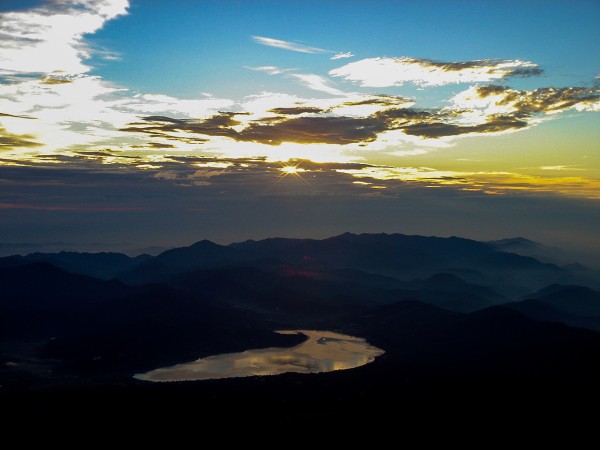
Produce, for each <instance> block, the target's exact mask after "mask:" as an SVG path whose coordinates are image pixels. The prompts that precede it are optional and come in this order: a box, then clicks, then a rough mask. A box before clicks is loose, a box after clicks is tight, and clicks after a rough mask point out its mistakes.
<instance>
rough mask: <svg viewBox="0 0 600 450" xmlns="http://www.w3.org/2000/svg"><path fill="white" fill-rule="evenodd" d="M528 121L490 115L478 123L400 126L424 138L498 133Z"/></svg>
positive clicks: (411, 133) (518, 126)
mask: <svg viewBox="0 0 600 450" xmlns="http://www.w3.org/2000/svg"><path fill="white" fill-rule="evenodd" d="M527 125H528V123H527V122H526V121H524V120H520V119H518V118H517V117H514V116H506V115H500V114H496V115H492V116H488V118H487V120H486V122H485V123H482V124H478V125H470V126H465V125H455V124H452V123H444V122H429V123H417V124H412V125H406V126H403V127H401V128H402V130H403V131H404V132H405V133H406V134H409V135H413V136H421V137H426V138H439V137H444V136H459V135H461V134H471V133H498V132H501V131H507V130H518V129H520V128H525V127H526V126H527Z"/></svg>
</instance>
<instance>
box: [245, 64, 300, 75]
mask: <svg viewBox="0 0 600 450" xmlns="http://www.w3.org/2000/svg"><path fill="white" fill-rule="evenodd" d="M244 69H249V70H254V71H257V72H266V73H268V74H269V75H281V74H282V73H286V72H289V71H290V70H293V69H282V68H280V67H276V66H258V67H251V66H244Z"/></svg>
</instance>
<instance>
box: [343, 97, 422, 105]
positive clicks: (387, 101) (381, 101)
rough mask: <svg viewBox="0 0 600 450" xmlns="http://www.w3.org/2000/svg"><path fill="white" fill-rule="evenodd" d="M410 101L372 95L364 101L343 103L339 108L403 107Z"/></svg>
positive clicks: (402, 98)
mask: <svg viewBox="0 0 600 450" xmlns="http://www.w3.org/2000/svg"><path fill="white" fill-rule="evenodd" d="M407 102H411V100H409V99H406V98H404V97H398V96H396V95H374V96H372V97H369V98H367V99H365V100H358V101H354V102H345V103H342V104H341V105H340V106H363V105H380V106H400V105H404V104H406V103H407Z"/></svg>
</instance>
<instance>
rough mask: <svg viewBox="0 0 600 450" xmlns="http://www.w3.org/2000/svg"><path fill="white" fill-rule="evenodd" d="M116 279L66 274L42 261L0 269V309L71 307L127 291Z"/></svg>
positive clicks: (28, 309)
mask: <svg viewBox="0 0 600 450" xmlns="http://www.w3.org/2000/svg"><path fill="white" fill-rule="evenodd" d="M131 293H132V289H131V288H130V287H128V286H126V285H125V284H123V283H121V282H120V281H116V280H111V281H104V280H99V279H96V278H92V277H87V276H84V275H77V274H72V273H69V272H67V271H65V270H63V269H59V268H58V267H55V266H53V265H52V264H49V263H45V262H36V263H30V264H27V265H24V266H19V267H9V268H2V269H0V308H2V309H5V310H15V311H32V310H50V309H53V310H73V309H82V308H87V307H89V305H90V304H95V303H98V302H100V301H103V300H107V299H114V298H119V297H123V296H125V295H128V294H131Z"/></svg>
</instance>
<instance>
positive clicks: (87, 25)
mask: <svg viewBox="0 0 600 450" xmlns="http://www.w3.org/2000/svg"><path fill="white" fill-rule="evenodd" d="M128 6H129V1H128V0H97V1H93V0H63V1H60V2H51V3H48V4H47V5H44V6H41V7H38V8H34V9H30V10H27V11H18V12H4V13H0V30H2V31H1V32H0V33H1V39H0V69H2V70H3V71H10V72H21V73H22V72H29V73H31V72H43V73H48V72H52V71H63V72H66V73H69V74H79V73H85V72H87V71H89V70H90V67H89V66H87V65H86V64H85V63H84V62H83V61H84V60H85V59H87V58H89V57H90V56H91V55H92V53H93V51H92V50H91V49H90V47H89V46H87V45H85V43H84V42H83V36H84V35H85V34H88V33H94V32H96V31H97V30H99V29H100V28H102V26H103V25H104V23H105V22H106V21H108V20H110V19H113V18H115V17H117V16H119V15H122V14H125V13H126V12H127V7H128Z"/></svg>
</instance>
